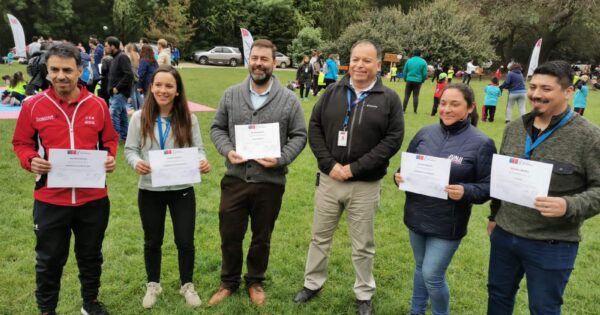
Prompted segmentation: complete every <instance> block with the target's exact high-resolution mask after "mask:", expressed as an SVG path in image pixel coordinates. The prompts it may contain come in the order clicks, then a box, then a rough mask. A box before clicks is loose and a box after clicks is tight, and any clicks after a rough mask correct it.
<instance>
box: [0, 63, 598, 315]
mask: <svg viewBox="0 0 600 315" xmlns="http://www.w3.org/2000/svg"><path fill="white" fill-rule="evenodd" d="M15 69H22V70H23V71H24V67H22V66H17V67H15V66H13V67H11V68H8V67H7V66H4V65H1V66H0V74H8V73H9V72H10V73H12V72H14V71H15ZM246 73H247V72H246V71H245V70H244V69H241V68H238V69H229V68H216V67H215V68H202V69H183V70H182V74H183V77H184V81H185V86H186V89H187V95H188V98H189V99H190V100H192V101H195V102H198V103H202V104H205V105H208V106H211V107H217V106H218V102H219V99H220V97H221V95H222V93H223V90H224V89H225V88H226V87H228V86H230V85H232V84H235V83H238V82H240V81H241V80H243V78H244V77H245V75H246ZM276 74H277V76H278V78H279V80H280V81H282V82H283V83H284V84H285V83H286V82H287V81H288V80H291V79H292V78H293V77H294V75H295V73H294V72H293V71H277V72H276ZM486 84H487V82H486V81H485V80H484V81H481V82H480V81H479V80H478V79H474V80H473V81H472V82H471V85H472V87H473V88H474V89H475V92H476V95H477V102H478V104H482V103H483V97H484V95H483V88H484V86H485V85H486ZM386 85H388V86H391V87H392V88H393V89H395V90H396V91H397V92H398V93H400V95H403V94H402V93H403V92H404V83H389V82H387V83H386ZM433 89H434V84H433V83H431V82H429V81H428V82H427V83H426V84H425V85H424V86H423V88H422V89H421V97H420V108H419V113H418V114H413V113H412V111H409V112H407V114H406V117H405V120H406V133H405V138H404V142H403V145H402V150H406V147H407V145H408V143H409V141H410V139H412V137H413V136H414V134H415V133H416V132H417V130H418V129H419V128H421V127H422V126H424V125H427V124H433V123H437V121H438V120H437V118H434V117H430V116H429V113H430V111H431V104H432V99H433ZM315 101H316V98H313V97H312V96H311V98H310V101H309V102H303V103H302V105H303V107H304V111H305V116H306V119H307V120H308V118H309V116H310V112H311V109H312V107H313V105H314V102H315ZM499 103H500V104H502V105H500V106H499V107H498V111H497V113H496V122H494V123H482V124H480V128H481V130H483V131H484V132H485V133H486V134H488V135H489V136H490V137H492V138H493V139H494V140H495V141H496V145H499V143H500V139H501V136H502V130H503V128H504V122H503V120H504V108H505V104H506V96H502V98H501V99H500V102H499ZM588 104H589V105H588V108H587V109H586V113H585V116H586V117H587V118H588V119H591V120H592V121H593V122H594V123H596V124H600V92H599V91H591V93H590V95H589V97H588ZM411 106H412V104H411ZM409 108H410V107H409ZM479 109H481V107H480V108H479ZM513 112H515V114H516V112H517V111H516V109H515V110H514V111H513ZM196 115H197V116H198V118H199V119H200V125H201V129H202V136H203V139H204V142H205V145H206V150H207V153H208V157H209V160H210V162H211V163H212V165H213V171H212V172H211V173H210V174H208V175H206V176H203V183H202V184H201V185H200V186H197V187H196V196H197V204H198V209H197V219H196V224H197V228H196V230H197V233H196V251H197V255H196V266H195V277H194V278H195V280H194V283H195V285H196V289H197V291H198V292H199V294H200V297H201V298H202V299H203V301H204V303H205V304H204V305H203V306H202V307H200V308H198V309H192V308H189V307H187V306H186V305H185V304H184V301H183V298H182V297H181V296H180V295H179V293H178V289H179V286H180V284H179V280H178V271H177V256H176V248H175V245H174V242H173V233H172V226H171V225H170V219H168V220H167V221H168V224H167V227H166V235H165V242H164V246H163V267H162V280H161V283H162V286H163V294H162V295H161V296H160V298H159V301H158V303H157V304H156V306H155V308H153V309H152V310H149V311H146V310H144V309H143V308H142V306H141V299H142V297H143V295H144V292H145V279H146V276H145V270H144V262H143V235H142V227H141V223H140V219H139V215H138V209H137V201H136V198H137V178H138V177H137V175H136V174H135V173H134V171H133V170H131V169H130V168H129V167H128V166H127V164H126V162H125V158H124V157H123V150H122V145H121V146H120V148H119V149H120V150H119V156H118V159H117V161H118V166H117V170H116V171H115V173H113V174H110V175H109V176H108V187H109V189H110V193H109V196H110V200H111V205H112V207H111V217H110V223H109V226H108V230H107V231H106V239H105V241H104V258H105V263H104V268H103V275H102V283H103V285H102V287H101V290H100V299H101V300H102V301H103V302H104V303H105V304H106V305H107V307H108V309H109V310H110V312H111V314H118V315H121V314H195V313H201V314H354V313H355V312H356V311H355V304H354V293H353V291H352V287H353V284H354V270H353V267H352V263H351V253H350V252H351V249H350V241H349V237H348V234H347V225H346V222H345V220H342V222H341V224H340V226H339V231H338V232H337V233H336V236H335V239H334V244H333V250H332V253H331V259H330V264H329V280H328V281H327V282H326V284H325V288H324V290H323V291H322V293H321V294H320V296H319V297H318V298H316V299H315V300H314V301H311V302H310V303H308V304H306V305H296V304H294V303H293V302H292V298H293V296H294V294H295V293H296V292H297V291H298V290H299V289H301V288H302V284H303V272H304V263H305V259H306V253H307V250H308V243H309V241H310V231H311V224H312V216H313V215H312V213H313V194H314V190H315V188H314V186H313V183H314V174H315V172H316V170H317V167H316V161H315V158H314V157H313V155H312V153H311V151H310V149H309V148H308V147H307V148H306V149H305V150H304V151H303V152H302V154H301V155H300V156H299V157H298V159H297V160H296V161H295V162H294V163H293V164H292V165H291V167H290V173H289V175H288V184H287V187H286V191H287V192H286V194H285V195H284V202H283V206H282V209H281V212H280V215H279V219H278V222H277V226H276V229H275V232H274V234H273V240H272V244H271V246H272V250H271V261H270V265H269V269H268V273H267V281H266V291H267V294H268V302H267V304H266V305H265V306H262V307H255V306H253V305H252V304H251V303H250V301H249V299H248V295H247V293H246V292H245V290H240V291H239V293H237V294H235V295H234V296H233V297H232V298H230V299H228V300H226V301H225V302H223V303H222V304H221V305H218V306H216V307H210V308H209V307H207V306H206V302H207V301H208V299H209V298H210V296H211V295H212V293H213V292H214V291H215V290H216V289H217V288H218V286H219V271H220V264H221V254H220V238H219V231H218V204H219V197H220V189H219V181H220V179H221V177H222V176H223V173H224V163H223V157H221V156H220V155H219V154H218V153H217V152H216V150H215V148H214V146H213V145H212V143H211V141H210V137H209V127H210V124H211V121H212V119H213V115H214V113H198V114H196ZM14 127H15V121H14V120H0V139H1V140H2V141H0V185H1V186H2V188H1V189H0V209H1V210H2V212H3V214H2V215H1V216H0V279H2V285H0V314H35V313H36V312H37V308H36V304H35V298H34V290H35V269H34V265H35V252H34V234H33V231H32V204H33V199H32V190H33V186H34V176H33V175H32V174H30V173H28V172H26V171H24V170H22V169H21V168H20V166H19V163H18V161H17V159H16V157H15V155H14V153H13V152H12V145H11V144H10V141H11V139H12V134H13V131H14ZM399 155H400V154H397V155H396V156H395V157H394V159H393V160H392V162H391V165H390V170H389V171H390V173H391V172H392V171H394V170H395V169H396V168H397V167H398V165H399ZM599 159H600V158H599ZM383 183H384V186H383V191H382V195H381V208H380V210H379V212H378V214H377V218H376V222H375V225H376V226H375V240H376V244H377V255H376V258H375V270H374V273H375V278H376V281H377V293H376V296H375V300H374V307H375V311H376V312H377V313H378V314H406V313H408V311H409V307H410V297H411V287H412V270H413V268H414V267H413V266H414V261H413V258H412V252H411V249H410V245H409V241H408V233H407V230H406V227H405V226H404V224H403V219H402V216H403V213H402V209H403V205H404V193H402V192H399V191H398V189H397V188H396V187H395V186H394V185H393V184H392V177H391V175H390V174H388V176H386V177H385V178H384V179H383ZM488 212H489V208H488V206H487V204H486V205H483V206H476V207H474V209H473V215H472V217H471V221H470V222H471V224H470V225H469V233H468V235H467V236H466V237H465V238H464V239H463V242H462V244H461V246H460V248H459V250H458V251H457V253H456V255H455V257H454V260H453V262H452V264H451V266H450V268H449V271H448V282H449V284H450V288H451V294H452V297H451V309H452V313H454V314H485V311H486V306H487V288H486V283H487V268H488V256H489V241H488V237H487V234H486V229H485V228H486V225H487V218H486V217H487V215H488ZM344 217H345V216H344ZM582 234H583V238H584V241H583V242H582V243H581V246H580V249H579V256H578V258H577V264H576V267H575V271H574V272H573V274H572V276H571V278H570V282H569V285H568V286H567V290H566V293H565V305H564V308H563V311H564V314H597V313H598V312H599V311H598V310H599V309H600V299H599V295H598V294H599V293H598V292H600V267H598V261H600V220H599V219H598V218H594V219H591V220H588V222H586V224H585V225H584V227H583V229H582ZM248 238H249V237H247V238H246V239H248ZM245 248H247V246H246V247H245ZM521 287H522V289H521V291H520V292H519V294H518V296H517V300H518V301H517V306H516V310H515V314H528V308H527V296H526V288H525V283H524V282H523V283H522V285H521ZM79 296H80V295H79V280H78V278H77V266H76V263H75V259H74V254H73V253H72V252H71V255H70V259H69V261H68V262H67V265H66V267H65V271H64V274H63V278H62V290H61V296H60V302H59V307H58V312H60V313H61V314H78V313H79V308H80V306H81V300H80V297H79Z"/></svg>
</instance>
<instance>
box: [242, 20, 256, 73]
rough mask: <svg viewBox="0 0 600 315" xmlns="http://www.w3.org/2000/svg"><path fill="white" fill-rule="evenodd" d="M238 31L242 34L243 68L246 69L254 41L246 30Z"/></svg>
mask: <svg viewBox="0 0 600 315" xmlns="http://www.w3.org/2000/svg"><path fill="white" fill-rule="evenodd" d="M240 31H241V32H242V44H243V45H244V66H245V67H247V66H248V58H250V47H252V43H253V42H254V40H253V39H252V34H250V32H249V31H248V30H247V29H245V28H240Z"/></svg>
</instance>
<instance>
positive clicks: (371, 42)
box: [350, 39, 382, 60]
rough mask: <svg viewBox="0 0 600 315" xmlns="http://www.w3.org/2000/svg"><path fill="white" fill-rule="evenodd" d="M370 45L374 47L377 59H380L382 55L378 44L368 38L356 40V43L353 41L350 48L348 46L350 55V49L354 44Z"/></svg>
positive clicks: (351, 49)
mask: <svg viewBox="0 0 600 315" xmlns="http://www.w3.org/2000/svg"><path fill="white" fill-rule="evenodd" d="M364 44H366V45H371V46H373V47H374V48H375V51H376V52H377V60H381V57H382V53H381V47H379V45H377V43H376V42H374V41H372V40H370V39H359V40H358V41H356V43H354V45H352V48H350V55H352V51H353V50H354V48H355V47H356V46H359V45H364Z"/></svg>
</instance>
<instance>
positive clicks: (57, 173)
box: [48, 149, 107, 188]
mask: <svg viewBox="0 0 600 315" xmlns="http://www.w3.org/2000/svg"><path fill="white" fill-rule="evenodd" d="M106 157H107V152H106V151H99V150H70V149H50V150H49V154H48V162H50V165H52V168H51V169H50V172H49V173H48V188H104V187H105V184H106V166H105V163H106Z"/></svg>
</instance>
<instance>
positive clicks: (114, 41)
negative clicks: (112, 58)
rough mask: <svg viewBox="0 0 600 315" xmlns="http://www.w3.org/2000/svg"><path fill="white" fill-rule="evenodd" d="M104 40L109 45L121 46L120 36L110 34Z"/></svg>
mask: <svg viewBox="0 0 600 315" xmlns="http://www.w3.org/2000/svg"><path fill="white" fill-rule="evenodd" d="M104 41H105V42H106V43H107V44H108V45H109V46H113V47H117V48H120V47H121V41H120V40H119V39H118V38H116V37H115V36H108V37H107V38H106V39H105V40H104Z"/></svg>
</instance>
